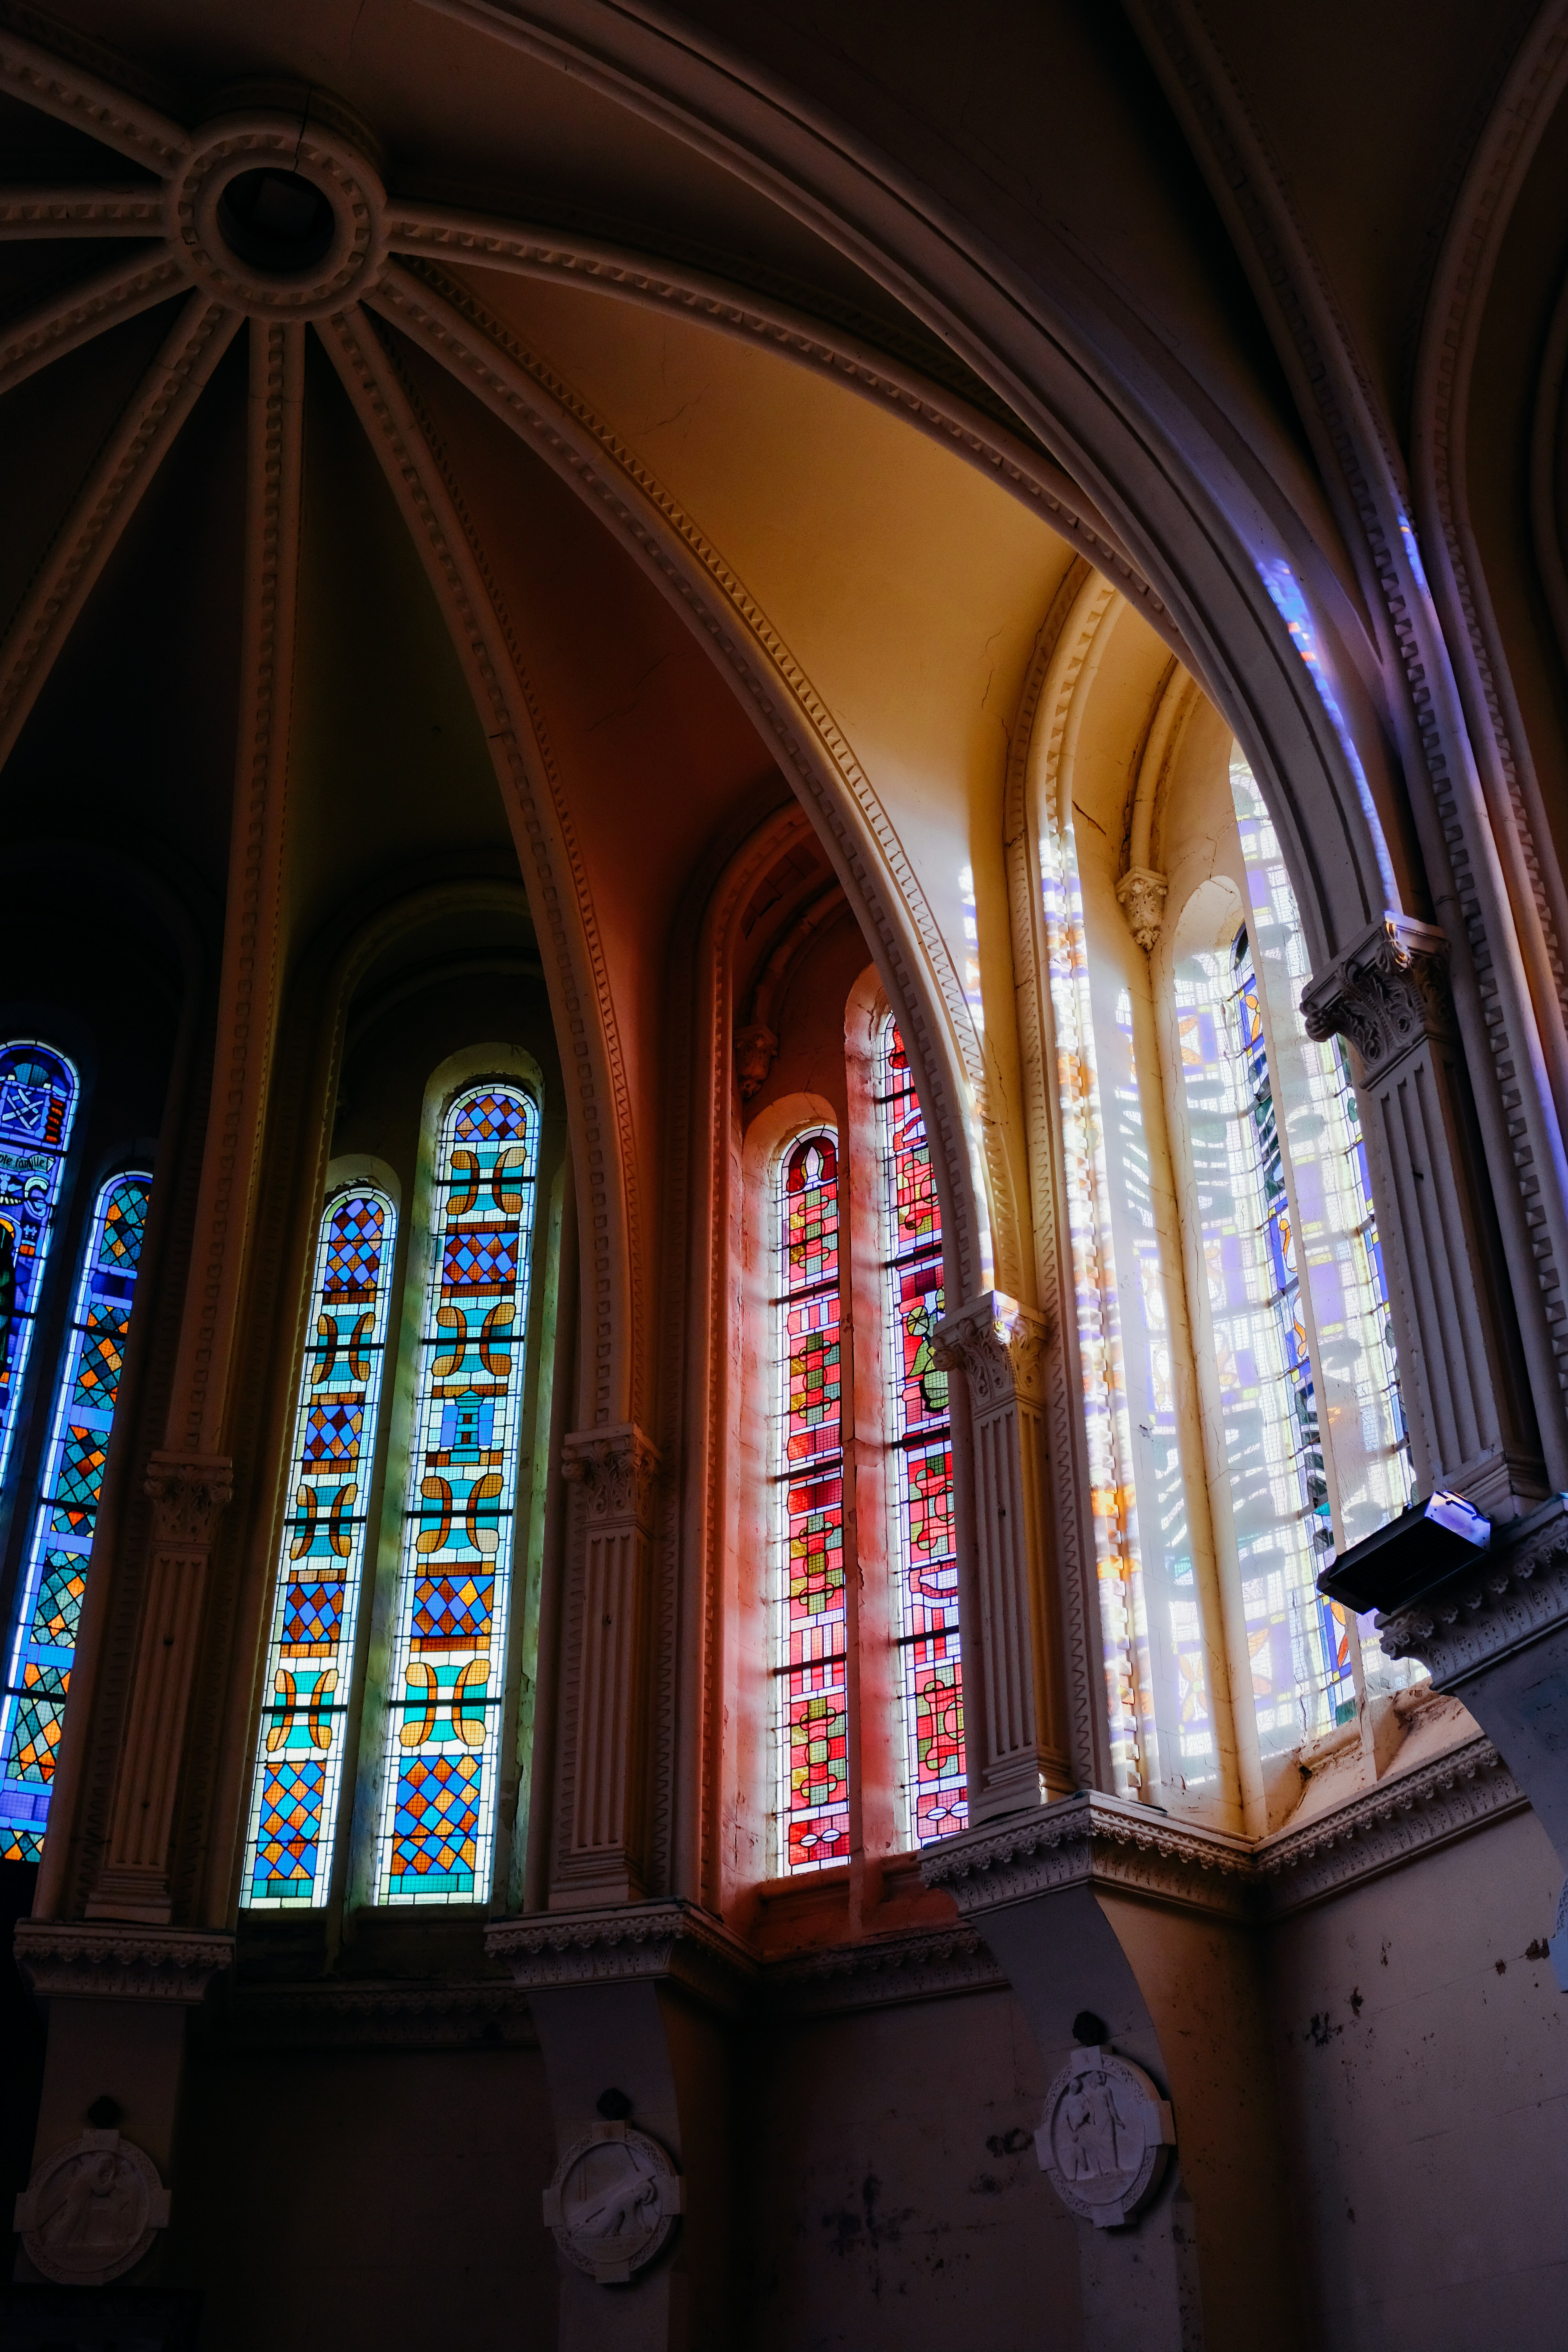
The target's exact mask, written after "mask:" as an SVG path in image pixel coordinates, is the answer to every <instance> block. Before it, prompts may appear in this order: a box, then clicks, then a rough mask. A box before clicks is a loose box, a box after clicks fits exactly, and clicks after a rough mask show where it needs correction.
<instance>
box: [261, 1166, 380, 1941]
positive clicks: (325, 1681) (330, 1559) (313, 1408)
mask: <svg viewBox="0 0 1568 2352" xmlns="http://www.w3.org/2000/svg"><path fill="white" fill-rule="evenodd" d="M396 1238H397V1211H396V1209H395V1207H394V1205H393V1203H392V1201H391V1200H390V1198H389V1197H388V1195H387V1194H386V1193H385V1192H383V1191H381V1190H380V1189H379V1187H377V1186H375V1185H374V1184H352V1185H349V1186H347V1187H344V1188H342V1189H339V1190H335V1191H333V1192H331V1193H330V1194H329V1196H328V1200H327V1205H326V1208H325V1209H324V1210H323V1212H322V1214H321V1239H320V1242H319V1244H318V1245H317V1250H316V1264H315V1272H314V1276H313V1278H312V1281H311V1286H310V1318H309V1323H308V1327H307V1329H308V1337H307V1339H306V1344H305V1360H304V1367H303V1370H302V1371H301V1374H300V1402H299V1406H298V1409H297V1411H296V1412H295V1416H294V1446H293V1452H292V1454H291V1457H290V1465H289V1507H288V1513H287V1517H286V1519H285V1522H284V1531H283V1548H282V1556H281V1558H280V1559H279V1565H278V1588H277V1593H276V1596H275V1598H274V1601H273V1607H272V1626H271V1633H270V1635H269V1638H268V1652H267V1675H266V1682H265V1685H264V1696H263V1700H262V1712H261V1732H260V1738H259V1743H258V1754H257V1757H256V1763H255V1770H254V1776H253V1785H252V1790H251V1802H250V1826H249V1835H248V1838H247V1843H246V1851H245V1878H244V1884H243V1885H242V1888H241V1892H240V1900H241V1902H242V1903H243V1904H244V1905H246V1906H247V1907H250V1908H255V1909H263V1910H281V1909H285V1908H292V1907H295V1906H300V1907H302V1908H305V1909H311V1908H319V1907H320V1906H321V1904H323V1903H324V1902H325V1901H326V1899H327V1895H328V1891H329V1888H330V1885H331V1871H332V1849H333V1842H334V1836H335V1832H336V1827H337V1817H338V1804H339V1798H340V1796H341V1793H342V1769H343V1733H344V1727H345V1720H346V1709H347V1706H348V1700H349V1693H350V1685H351V1683H352V1681H353V1654H354V1626H355V1622H356V1621H357V1618H358V1614H359V1598H360V1585H361V1580H362V1578H363V1569H364V1547H365V1522H366V1515H367V1512H368V1508H369V1504H370V1495H371V1482H372V1478H373V1475H374V1465H375V1435H376V1418H377V1408H378V1406H379V1404H380V1401H381V1375H382V1366H383V1363H384V1359H385V1355H386V1318H387V1308H388V1304H389V1301H390V1299H391V1296H392V1267H393V1258H394V1255H395V1244H396Z"/></svg>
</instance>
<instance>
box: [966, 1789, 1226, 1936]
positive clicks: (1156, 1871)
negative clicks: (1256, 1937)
mask: <svg viewBox="0 0 1568 2352" xmlns="http://www.w3.org/2000/svg"><path fill="white" fill-rule="evenodd" d="M1252 1876H1253V1854H1252V1849H1251V1847H1249V1846H1248V1845H1247V1843H1246V1842H1245V1841H1244V1840H1243V1839H1241V1838H1236V1837H1228V1836H1226V1835H1225V1834H1224V1833H1223V1832H1219V1831H1216V1830H1204V1829H1196V1828H1194V1827H1193V1826H1192V1825H1191V1824H1190V1823H1184V1824H1182V1825H1180V1826H1178V1825H1177V1824H1176V1823H1175V1822H1172V1821H1171V1820H1170V1819H1169V1817H1168V1816H1167V1815H1165V1814H1163V1813H1156V1812H1153V1811H1152V1810H1151V1809H1150V1808H1148V1807H1147V1806H1143V1805H1136V1804H1131V1803H1129V1802H1128V1801H1126V1800H1125V1799H1123V1798H1121V1797H1102V1796H1099V1795H1095V1794H1092V1793H1090V1792H1088V1791H1084V1792H1082V1793H1080V1794H1079V1795H1078V1796H1075V1797H1064V1798H1063V1799H1061V1801H1059V1802H1058V1803H1057V1804H1054V1805H1042V1806H1040V1807H1039V1808H1038V1809H1037V1810H1034V1809H1031V1810H1030V1811H1026V1812H1020V1813H1016V1814H1014V1815H1012V1816H1010V1817H1009V1818H1008V1819H1007V1820H1005V1821H1004V1822H996V1823H987V1824H986V1826H985V1827H984V1829H981V1830H973V1831H970V1832H968V1833H967V1834H966V1835H964V1836H962V1837H956V1838H952V1839H949V1840H946V1841H944V1843H942V1845H940V1846H936V1847H933V1848H932V1849H931V1853H929V1854H928V1855H926V1856H925V1857H924V1858H923V1859H922V1861H921V1877H922V1878H923V1879H924V1880H925V1883H926V1885H928V1886H942V1887H945V1888H946V1890H947V1891H948V1893H949V1894H950V1895H952V1898H953V1900H954V1902H955V1903H956V1904H957V1905H958V1907H959V1909H960V1911H962V1912H963V1914H964V1916H966V1917H971V1916H977V1915H982V1914H984V1912H986V1911H991V1910H995V1909H998V1908H1000V1907H1001V1906H1003V1905H1004V1904H1008V1903H1021V1902H1024V1901H1026V1899H1027V1898H1028V1897H1029V1896H1031V1895H1047V1894H1051V1893H1054V1892H1056V1891H1057V1890H1058V1889H1060V1888H1063V1887H1069V1886H1092V1887H1094V1888H1096V1889H1097V1890H1098V1889H1103V1890H1104V1891H1106V1892H1108V1893H1109V1892H1113V1891H1114V1892H1119V1893H1122V1894H1129V1895H1150V1896H1152V1897H1154V1898H1155V1899H1156V1900H1159V1901H1163V1902H1167V1903H1173V1904H1176V1905H1178V1906H1180V1907H1182V1908H1183V1909H1185V1910H1202V1911H1219V1912H1224V1913H1227V1914H1231V1915H1234V1916H1244V1915H1245V1914H1246V1912H1247V1909H1248V1896H1249V1890H1250V1885H1251V1881H1252Z"/></svg>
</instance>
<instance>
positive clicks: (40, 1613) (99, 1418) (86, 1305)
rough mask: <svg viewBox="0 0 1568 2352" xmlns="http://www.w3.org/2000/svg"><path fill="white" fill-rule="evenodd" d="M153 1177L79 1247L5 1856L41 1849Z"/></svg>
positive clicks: (17, 1685) (2, 1796)
mask: <svg viewBox="0 0 1568 2352" xmlns="http://www.w3.org/2000/svg"><path fill="white" fill-rule="evenodd" d="M62 1123H63V1122H62ZM152 1181H153V1180H152V1178H151V1177H150V1176H145V1175H139V1174H134V1173H128V1174H126V1175H123V1176H115V1177H112V1178H111V1179H110V1181H109V1182H108V1183H107V1184H105V1185H104V1187H103V1189H102V1191H101V1192H100V1193H99V1196H98V1200H97V1202H96V1203H95V1205H94V1208H93V1213H92V1223H91V1225H90V1226H89V1231H88V1237H87V1247H86V1249H85V1251H84V1252H83V1254H82V1263H81V1274H80V1277H79V1280H78V1283H77V1291H76V1304H75V1310H74V1312H73V1314H72V1317H71V1326H70V1331H69V1334H68V1338H67V1340H66V1347H65V1353H64V1356H63V1359H62V1360H61V1365H60V1376H59V1381H58V1385H57V1388H56V1394H55V1409H54V1416H53V1419H52V1420H51V1422H50V1424H49V1438H48V1444H47V1449H46V1451H45V1454H44V1472H43V1479H42V1482H41V1491H40V1494H39V1498H38V1503H37V1509H36V1510H35V1512H34V1515H33V1526H32V1532H31V1536H30V1539H29V1542H28V1548H27V1565H26V1572H25V1574H24V1576H23V1579H22V1591H21V1601H20V1606H19V1608H18V1610H17V1614H16V1639H15V1641H14V1643H13V1644H12V1648H11V1654H10V1658H9V1660H8V1662H7V1664H8V1671H7V1674H6V1678H5V1696H4V1699H3V1700H0V1755H3V1756H4V1758H5V1769H4V1772H3V1774H0V1861H4V1862H37V1859H38V1857H39V1856H40V1854H41V1853H43V1850H44V1828H45V1823H46V1822H47V1819H48V1811H49V1799H50V1797H51V1795H52V1794H53V1787H54V1777H55V1756H56V1751H57V1750H58V1747H59V1740H60V1728H61V1725H62V1723H63V1722H64V1719H65V1706H66V1694H67V1692H68V1689H69V1688H70V1674H71V1661H72V1659H73V1658H74V1656H75V1654H76V1641H77V1627H78V1624H79V1621H80V1617H81V1603H82V1596H83V1594H84V1593H85V1591H86V1590H87V1575H88V1566H89V1557H90V1554H91V1551H92V1538H93V1532H94V1528H95V1525H96V1522H97V1518H98V1497H99V1490H100V1487H101V1486H102V1484H103V1471H104V1465H105V1462H106V1461H107V1459H108V1454H109V1433H110V1426H111V1424H112V1423H113V1420H114V1405H115V1400H116V1397H117V1396H118V1394H119V1391H120V1373H121V1366H122V1364H123V1362H124V1360H125V1337H126V1333H127V1331H128V1329H129V1328H130V1324H131V1301H132V1293H133V1292H134V1290H135V1287H136V1271H137V1267H138V1265H140V1263H141V1258H142V1232H143V1229H144V1227H145V1225H146V1222H147V1196H148V1192H149V1191H150V1190H151V1187H152ZM46 1240H47V1235H46ZM41 1255H42V1250H41V1249H40V1250H39V1256H40V1257H41Z"/></svg>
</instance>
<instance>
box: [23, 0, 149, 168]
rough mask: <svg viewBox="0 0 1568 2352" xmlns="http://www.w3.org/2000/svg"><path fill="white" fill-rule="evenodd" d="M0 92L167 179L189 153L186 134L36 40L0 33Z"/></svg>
mask: <svg viewBox="0 0 1568 2352" xmlns="http://www.w3.org/2000/svg"><path fill="white" fill-rule="evenodd" d="M0 89H5V90H9V91H10V92H11V95H12V96H13V97H14V98H19V99H21V100H23V102H24V103H25V104H26V105H28V106H35V107H37V110H38V111H39V112H40V113H41V114H52V115H53V116H54V118H55V120H56V121H57V122H68V123H69V124H70V126H71V128H72V130H73V131H85V132H86V133H87V136H88V137H89V139H97V140H100V141H101V142H102V144H103V145H104V146H106V147H112V148H114V149H116V150H117V152H119V153H120V154H121V155H126V156H129V158H130V159H131V161H132V163H142V164H144V165H145V167H146V169H147V170H148V171H150V172H156V173H157V174H158V176H159V178H160V179H167V178H169V177H170V175H171V174H172V173H174V172H175V171H177V170H178V168H179V166H180V164H181V163H184V159H185V157H186V156H187V155H188V154H189V153H190V152H191V142H190V134H189V133H188V132H187V131H185V130H184V127H183V126H182V125H181V124H180V123H178V122H172V121H170V120H169V118H168V116H167V115H165V114H160V113H159V112H158V110H157V109H156V108H155V107H152V106H148V105H146V104H144V103H143V101H142V100H141V99H138V98H128V97H127V96H126V94H125V92H124V91H123V90H122V89H114V88H113V87H112V85H111V84H110V83H109V82H106V81H100V79H99V77H98V76H97V75H96V74H94V73H89V72H88V71H87V70H86V69H85V68H82V67H79V66H75V65H72V64H71V63H70V61H69V59H68V58H58V57H54V56H52V55H51V54H50V52H49V51H48V50H47V49H42V48H39V47H38V46H37V42H34V41H25V40H22V39H21V38H19V37H18V36H17V35H16V34H15V33H8V32H5V31H4V30H0Z"/></svg>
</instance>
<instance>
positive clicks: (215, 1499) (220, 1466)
mask: <svg viewBox="0 0 1568 2352" xmlns="http://www.w3.org/2000/svg"><path fill="white" fill-rule="evenodd" d="M144 1486H145V1489H146V1492H147V1493H148V1494H149V1495H150V1496H152V1498H153V1542H154V1543H155V1544H156V1545H157V1546H158V1548H159V1549H161V1550H162V1549H168V1548H169V1547H172V1546H178V1547H180V1548H182V1549H183V1548H185V1547H189V1548H191V1549H202V1550H205V1549H206V1547H207V1546H208V1545H209V1544H210V1543H211V1541H212V1532H213V1524H214V1522H215V1520H216V1517H217V1516H218V1513H219V1512H220V1511H221V1510H222V1509H223V1507H224V1506H225V1504H226V1503H228V1502H229V1501H231V1500H232V1498H233V1496H234V1464H233V1463H232V1462H231V1461H230V1459H229V1457H228V1455H227V1454H150V1455H149V1456H148V1461H147V1475H146V1479H145V1481H144Z"/></svg>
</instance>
